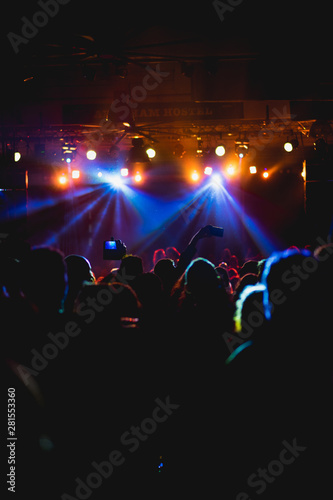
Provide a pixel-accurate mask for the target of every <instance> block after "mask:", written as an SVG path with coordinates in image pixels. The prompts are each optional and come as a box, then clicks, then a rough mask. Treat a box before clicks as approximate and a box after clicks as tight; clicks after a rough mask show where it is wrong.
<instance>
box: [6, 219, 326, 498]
mask: <svg viewBox="0 0 333 500" xmlns="http://www.w3.org/2000/svg"><path fill="white" fill-rule="evenodd" d="M210 228H211V226H209V225H207V226H205V227H202V228H200V229H199V230H198V232H197V233H196V234H194V236H193V237H192V239H191V240H190V242H189V244H188V245H187V247H186V248H185V249H182V251H181V252H180V251H178V250H177V249H176V248H175V247H171V246H170V247H168V248H166V249H162V248H160V249H156V251H155V252H154V254H153V256H152V267H151V268H149V269H145V268H144V264H143V260H142V258H141V257H140V255H126V256H125V257H123V258H122V260H121V261H120V262H119V263H117V266H116V267H113V268H112V269H109V271H108V272H107V273H105V274H103V275H101V276H100V275H95V273H94V269H92V267H91V265H90V262H89V260H88V259H87V258H86V257H85V256H83V255H64V254H63V253H62V252H61V251H60V250H59V249H56V248H52V247H31V246H30V245H29V244H28V243H26V242H21V241H20V242H19V243H20V244H19V245H18V244H17V241H16V240H15V238H11V237H10V236H9V237H8V238H7V239H5V240H3V241H2V242H1V246H0V253H1V262H0V284H1V296H0V309H1V318H2V325H3V326H2V338H3V342H4V348H3V350H2V352H3V353H4V354H3V366H4V369H5V381H6V384H7V386H8V387H14V388H15V389H16V393H17V412H18V415H17V429H18V431H17V432H18V437H19V442H20V449H18V451H17V470H18V479H17V480H18V484H17V490H18V492H19V493H18V495H19V498H23V497H25V498H27V497H28V496H29V495H30V496H31V498H35V499H38V500H39V499H41V500H42V499H43V500H44V499H52V500H53V499H55V498H59V499H60V498H63V499H64V500H65V499H67V500H68V498H73V497H74V498H88V497H90V495H91V498H94V499H95V498H98V499H102V500H104V499H106V498H113V496H112V495H114V497H115V498H129V495H132V494H142V495H145V498H158V497H161V496H163V495H165V497H167V496H168V497H170V495H173V497H174V498H183V496H184V495H185V497H186V498H189V497H190V496H192V495H194V494H197V495H202V496H203V497H204V498H228V499H229V498H230V499H237V498H238V499H240V498H242V499H249V498H256V495H257V494H260V495H261V493H264V494H263V495H262V498H269V499H275V498H277V499H281V498H285V499H293V498H303V495H305V493H307V494H309V495H310V496H312V498H330V495H332V493H333V489H332V487H331V480H330V477H331V467H332V459H331V446H332V444H333V442H332V441H333V440H332V437H333V436H332V429H331V428H332V383H333V377H332V375H333V370H332V368H333V366H332V365H333V363H332V326H331V325H332V322H331V315H330V311H331V309H330V308H331V307H332V294H333V289H332V276H333V244H331V243H325V241H324V240H319V243H318V242H317V243H316V244H314V245H313V246H312V247H310V246H308V247H307V248H299V247H295V246H293V247H290V248H287V249H285V250H283V251H277V252H275V253H273V254H272V255H265V256H264V255H259V256H256V257H255V258H248V259H245V260H242V259H241V258H239V257H238V256H236V255H234V254H232V252H231V251H230V250H229V249H228V248H223V246H222V248H221V253H220V259H219V260H218V261H217V262H211V261H210V260H208V259H206V258H203V257H201V256H200V240H202V239H204V238H205V239H206V238H214V237H213V236H212V234H211V231H210ZM157 399H158V400H159V401H171V403H172V404H173V405H174V407H175V408H176V409H174V410H172V411H171V410H169V411H168V410H166V415H167V418H165V419H160V420H159V419H157V421H155V423H154V422H153V421H152V418H151V416H152V412H153V410H154V408H155V407H156V401H157ZM140 425H141V428H140ZM135 429H136V430H135ZM138 429H139V430H138ZM143 429H145V432H144V431H143ZM126 431H127V432H128V434H129V435H130V436H131V438H128V439H127V441H125V440H122V439H121V438H122V436H123V435H124V433H125V432H126ZM134 436H135V437H134ZM130 439H131V441H130ZM285 442H288V443H290V447H292V446H294V448H293V449H294V454H293V452H292V451H289V452H288V453H289V454H288V458H289V462H288V461H285V462H281V461H280V462H279V463H280V465H276V464H275V468H274V466H273V465H271V467H270V468H268V472H267V470H266V469H267V465H268V464H270V463H271V462H272V460H275V462H276V460H277V459H278V457H279V456H280V455H279V453H281V450H282V449H283V446H284V445H283V444H282V443H285ZM129 443H132V445H133V446H132V448H130V446H128V444H129ZM295 443H297V445H296V444H295ZM126 445H127V446H126ZM297 446H298V448H297ZM134 448H135V450H134V451H133V449H134ZM112 450H118V453H119V456H121V457H122V458H123V460H121V461H119V463H120V462H121V465H119V466H115V465H114V466H113V469H112V474H111V473H110V468H109V469H108V468H107V466H106V465H105V461H106V460H108V457H109V455H110V452H112ZM297 450H298V451H297ZM299 450H302V452H301V451H299ZM303 450H304V451H303ZM281 456H282V455H281ZM293 458H295V460H292V459H293ZM294 461H295V464H294V463H293V462H294ZM101 463H104V469H103V467H102V466H100V468H99V469H98V467H97V465H96V464H101ZM92 464H95V465H92ZM265 467H266V469H265ZM279 467H280V468H279ZM259 469H260V470H261V471H262V470H266V472H260V473H259V472H258V470H259ZM282 469H283V470H282ZM106 470H108V474H109V475H107V472H106ZM98 471H99V472H98ZM103 471H104V476H103ZM92 473H95V476H94V475H91V476H90V479H89V480H88V479H87V478H88V476H89V474H92ZM251 474H252V476H253V475H256V476H255V477H256V480H255V479H254V478H252V480H250V476H251ZM78 478H79V479H78ZM94 481H95V483H94ZM83 483H84V484H83ZM175 491H176V493H175ZM89 492H90V493H89ZM20 494H21V496H20ZM65 494H66V495H67V496H66V495H65ZM64 495H65V496H64ZM70 495H71V496H70ZM80 495H81V496H80ZM242 495H243V496H242ZM325 495H327V496H325Z"/></svg>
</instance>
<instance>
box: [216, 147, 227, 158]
mask: <svg viewBox="0 0 333 500" xmlns="http://www.w3.org/2000/svg"><path fill="white" fill-rule="evenodd" d="M215 154H216V156H224V155H225V147H224V146H223V145H222V144H220V145H219V146H217V147H216V148H215Z"/></svg>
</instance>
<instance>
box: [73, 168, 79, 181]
mask: <svg viewBox="0 0 333 500" xmlns="http://www.w3.org/2000/svg"><path fill="white" fill-rule="evenodd" d="M79 178H80V170H72V179H79Z"/></svg>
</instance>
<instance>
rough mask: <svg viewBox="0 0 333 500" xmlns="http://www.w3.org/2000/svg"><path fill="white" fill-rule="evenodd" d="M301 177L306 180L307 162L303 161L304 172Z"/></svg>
mask: <svg viewBox="0 0 333 500" xmlns="http://www.w3.org/2000/svg"><path fill="white" fill-rule="evenodd" d="M301 176H302V177H303V179H304V180H306V160H303V170H302V173H301Z"/></svg>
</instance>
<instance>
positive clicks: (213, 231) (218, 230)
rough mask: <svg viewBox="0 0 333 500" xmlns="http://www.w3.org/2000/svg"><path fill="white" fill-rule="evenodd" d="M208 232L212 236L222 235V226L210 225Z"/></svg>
mask: <svg viewBox="0 0 333 500" xmlns="http://www.w3.org/2000/svg"><path fill="white" fill-rule="evenodd" d="M210 232H211V234H212V235H213V236H220V237H222V236H223V233H224V229H223V227H217V226H211V227H210Z"/></svg>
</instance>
